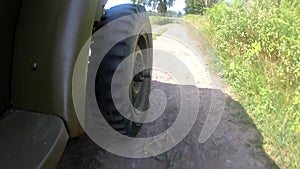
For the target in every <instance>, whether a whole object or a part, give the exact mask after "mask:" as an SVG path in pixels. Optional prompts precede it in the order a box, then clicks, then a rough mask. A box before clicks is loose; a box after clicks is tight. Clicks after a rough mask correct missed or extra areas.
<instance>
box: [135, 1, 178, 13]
mask: <svg viewBox="0 0 300 169" xmlns="http://www.w3.org/2000/svg"><path fill="white" fill-rule="evenodd" d="M131 1H132V2H133V3H134V4H140V5H144V6H146V5H147V6H149V7H152V9H157V10H158V12H160V13H164V14H165V13H166V12H167V10H168V8H170V7H171V6H173V5H174V2H175V0H131Z"/></svg>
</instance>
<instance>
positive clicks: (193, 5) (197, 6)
mask: <svg viewBox="0 0 300 169" xmlns="http://www.w3.org/2000/svg"><path fill="white" fill-rule="evenodd" d="M219 1H220V0H185V3H186V8H185V12H186V13H187V14H201V15H203V14H204V11H205V8H210V7H212V6H213V5H214V4H215V3H217V2H219Z"/></svg>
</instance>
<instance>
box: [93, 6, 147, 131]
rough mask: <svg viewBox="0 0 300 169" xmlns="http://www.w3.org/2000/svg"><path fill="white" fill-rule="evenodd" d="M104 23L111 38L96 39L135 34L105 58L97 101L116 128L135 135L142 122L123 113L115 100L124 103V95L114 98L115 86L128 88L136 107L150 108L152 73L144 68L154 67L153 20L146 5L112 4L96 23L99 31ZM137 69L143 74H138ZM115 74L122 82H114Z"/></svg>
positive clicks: (112, 125) (106, 39)
mask: <svg viewBox="0 0 300 169" xmlns="http://www.w3.org/2000/svg"><path fill="white" fill-rule="evenodd" d="M135 14H137V15H135ZM125 16H126V17H125ZM111 22H119V23H120V25H121V26H119V27H116V26H111V27H110V25H109V23H111ZM113 25H115V24H113ZM104 26H105V27H106V28H108V30H109V31H108V33H107V34H106V36H107V37H105V38H104V39H95V38H94V39H93V41H109V40H112V39H113V38H112V37H118V36H119V37H123V36H124V34H125V37H126V34H129V35H132V34H134V36H130V37H128V38H126V39H123V40H121V41H119V42H117V43H116V44H115V45H114V47H113V48H111V49H110V50H109V52H108V53H107V54H106V55H105V57H104V59H103V60H102V62H101V64H100V66H99V68H98V71H97V76H96V81H95V92H96V99H97V103H98V106H99V108H100V110H101V113H102V115H103V116H104V118H105V119H106V121H107V122H108V123H109V124H110V125H111V127H112V128H113V129H115V130H116V131H118V132H120V133H121V134H124V135H128V136H135V135H136V134H137V133H138V132H139V130H140V128H141V124H139V123H136V122H134V121H131V120H128V119H127V118H125V117H123V116H122V115H121V114H120V112H119V111H118V110H117V109H116V106H115V104H114V101H115V102H119V103H120V102H121V103H122V102H123V101H124V96H120V97H117V98H115V97H114V101H113V99H112V92H111V89H112V88H114V89H115V88H117V89H118V90H120V93H124V91H126V92H127V93H128V95H129V98H130V101H131V104H132V106H133V107H134V108H135V109H137V110H141V111H142V110H146V109H147V108H148V102H149V93H150V87H151V73H144V72H147V70H144V68H149V67H152V57H153V56H152V55H153V54H152V34H151V26H150V21H149V18H148V16H147V14H146V10H145V8H144V7H142V6H139V5H134V4H125V5H118V6H115V7H112V8H111V9H110V10H109V11H107V12H106V15H104V16H103V17H102V20H101V22H99V23H98V24H97V25H96V28H95V30H96V31H97V30H99V29H101V28H102V27H104ZM92 52H93V51H92ZM130 55H133V57H130V58H129V59H130V62H126V65H125V66H124V65H122V66H121V67H119V68H118V66H119V65H120V63H121V62H122V61H123V60H124V59H126V58H127V57H129V56H130ZM127 59H128V58H127ZM117 68H118V69H117ZM134 72H140V73H138V74H137V75H136V74H135V73H134ZM113 76H117V77H122V78H118V79H117V80H119V81H120V83H118V82H116V83H112V81H113ZM125 78H126V79H125ZM128 80H129V81H130V84H129V86H124V85H120V84H123V83H121V82H122V81H128ZM116 85H119V86H116ZM117 92H118V91H117ZM125 106H128V105H125ZM128 110H129V109H128ZM129 113H131V114H134V113H135V111H134V110H132V109H130V112H129Z"/></svg>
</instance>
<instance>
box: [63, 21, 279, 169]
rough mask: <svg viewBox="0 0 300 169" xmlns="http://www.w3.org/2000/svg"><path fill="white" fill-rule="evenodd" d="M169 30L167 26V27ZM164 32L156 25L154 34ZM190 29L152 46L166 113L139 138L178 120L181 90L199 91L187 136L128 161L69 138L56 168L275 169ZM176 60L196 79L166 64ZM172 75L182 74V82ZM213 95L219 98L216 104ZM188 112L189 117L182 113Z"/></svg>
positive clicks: (173, 30)
mask: <svg viewBox="0 0 300 169" xmlns="http://www.w3.org/2000/svg"><path fill="white" fill-rule="evenodd" d="M164 28H165V27H164ZM159 29H160V27H159V26H155V29H154V30H155V31H159ZM188 32H189V30H187V29H186V28H185V27H183V26H182V25H181V24H174V25H171V26H170V28H169V29H168V30H167V31H166V32H165V33H164V34H163V35H162V36H159V37H157V38H156V40H155V41H154V66H155V67H163V68H166V69H168V70H170V71H171V72H172V73H169V72H168V71H164V70H161V69H155V70H154V72H153V83H152V90H155V89H159V90H161V91H163V92H164V93H165V94H166V98H167V104H166V109H165V111H164V113H163V114H162V115H161V116H160V117H159V118H158V119H157V120H156V121H154V122H151V123H148V124H145V125H143V127H142V130H141V132H140V134H139V136H138V137H147V136H152V135H155V134H158V133H160V132H163V131H164V130H166V129H167V128H169V127H170V125H172V123H173V122H174V121H175V120H176V118H177V115H178V111H179V110H180V103H181V102H182V100H180V97H179V96H180V94H181V93H180V92H181V89H184V90H188V91H189V92H191V93H195V92H197V93H198V94H199V99H200V103H199V106H200V109H199V112H198V117H197V119H196V123H195V125H194V126H193V128H192V129H191V131H190V132H189V134H188V135H187V136H186V137H185V138H184V139H183V140H182V141H181V142H180V143H179V144H178V145H177V146H175V147H174V148H173V149H171V150H169V151H168V152H166V153H163V154H161V155H159V156H156V157H150V158H144V159H129V158H124V157H119V156H116V155H113V154H111V153H109V152H106V151H105V150H103V149H101V148H100V147H98V146H97V145H96V144H94V143H93V142H92V141H91V140H90V139H89V138H88V137H87V136H86V135H82V136H80V137H78V138H74V139H71V140H70V141H69V143H68V146H67V149H66V151H65V153H64V156H63V158H62V159H61V161H60V163H59V165H58V167H57V168H80V169H82V168H104V169H119V168H121V169H156V168H157V169H167V168H174V169H226V168H232V169H263V168H277V167H276V165H275V164H274V163H273V161H272V160H271V159H269V157H268V156H267V155H266V154H265V152H264V150H263V149H262V148H261V145H262V142H263V138H262V136H261V135H260V133H259V131H258V130H257V129H256V128H255V125H254V124H253V122H252V120H251V119H250V118H249V116H248V115H247V113H246V112H245V110H244V109H243V107H242V106H241V105H240V104H239V103H238V102H236V101H234V100H233V99H232V98H231V96H230V95H229V94H228V93H229V91H228V89H227V88H226V85H224V84H223V83H222V82H221V81H220V80H219V79H218V78H217V77H216V76H215V75H213V74H211V73H209V71H208V70H207V69H208V65H207V63H206V62H205V59H201V58H202V57H203V56H202V52H201V51H199V48H197V46H196V45H195V44H196V43H194V41H193V39H195V38H191V35H189V34H188ZM161 51H164V52H167V53H169V54H170V55H172V56H175V57H176V58H178V59H179V60H180V61H181V62H182V63H183V65H184V66H186V67H187V68H188V69H189V70H190V71H191V74H192V77H193V80H192V81H191V80H190V79H189V78H190V77H191V76H190V75H187V74H181V72H182V70H181V69H178V67H177V66H174V65H172V64H173V63H174V62H175V61H174V60H173V59H171V60H170V59H169V60H168V62H166V61H163V58H164V57H165V55H166V53H164V52H161ZM173 74H180V77H181V79H180V80H179V81H178V79H177V80H176V79H175V78H174V76H173ZM212 93H217V95H216V96H217V97H216V98H213V99H212ZM224 98H226V100H225V107H224V111H223V114H222V117H221V121H220V123H219V124H218V126H217V128H216V130H215V132H214V133H213V134H212V136H211V137H210V138H209V139H208V140H207V141H205V142H204V143H199V142H198V137H199V135H200V131H201V129H202V127H203V125H204V123H205V119H206V118H207V116H208V113H209V112H210V111H209V110H210V109H211V106H212V105H213V104H214V103H215V102H218V100H222V99H224ZM184 113H188V112H184Z"/></svg>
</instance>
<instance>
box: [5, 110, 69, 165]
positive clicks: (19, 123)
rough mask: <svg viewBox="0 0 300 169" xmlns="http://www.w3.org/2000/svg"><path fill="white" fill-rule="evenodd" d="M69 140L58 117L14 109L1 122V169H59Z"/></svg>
mask: <svg viewBox="0 0 300 169" xmlns="http://www.w3.org/2000/svg"><path fill="white" fill-rule="evenodd" d="M68 138H69V136H68V133H67V130H66V128H65V125H64V123H63V121H62V120H61V119H60V118H58V117H56V116H53V115H46V114H38V113H32V112H27V111H23V110H14V109H10V110H8V111H7V112H6V113H4V115H3V116H2V117H1V118H0V168H5V169H15V168H24V169H25V168H26V169H27V168H28V169H36V168H55V167H56V165H57V163H58V161H59V159H60V157H61V155H62V153H63V151H64V148H65V146H66V143H67V140H68Z"/></svg>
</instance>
